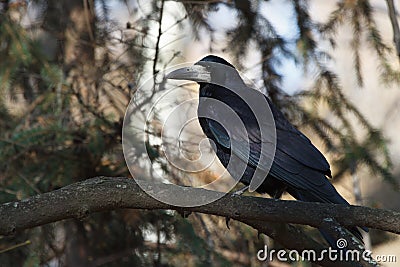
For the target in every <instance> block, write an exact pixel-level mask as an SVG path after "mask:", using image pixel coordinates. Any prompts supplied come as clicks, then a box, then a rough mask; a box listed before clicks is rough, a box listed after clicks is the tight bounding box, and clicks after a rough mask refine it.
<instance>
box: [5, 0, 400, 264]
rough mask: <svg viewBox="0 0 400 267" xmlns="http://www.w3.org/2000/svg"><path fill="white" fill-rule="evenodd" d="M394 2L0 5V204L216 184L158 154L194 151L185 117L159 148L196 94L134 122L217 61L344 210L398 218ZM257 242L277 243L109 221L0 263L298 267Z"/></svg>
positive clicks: (387, 249)
mask: <svg viewBox="0 0 400 267" xmlns="http://www.w3.org/2000/svg"><path fill="white" fill-rule="evenodd" d="M398 4H399V3H398V1H395V2H394V1H390V0H387V1H367V0H343V1H323V0H310V1H306V0H299V1H296V0H269V1H265V0H254V1H252V0H236V1H234V0H226V1H218V0H216V1H215V0H208V1H200V0H182V1H166V0H165V1H164V0H151V1H145V0H141V1H136V0H132V1H128V0H126V1H123V0H120V1H118V0H111V1H104V0H83V1H81V0H79V1H78V0H68V1H66V0H60V1H44V0H35V1H11V0H1V1H0V202H1V203H5V202H9V201H14V200H21V199H24V198H27V197H29V196H32V195H36V194H40V193H43V192H47V191H50V190H55V189H57V188H60V187H62V186H65V185H68V184H70V183H73V182H77V181H82V180H85V179H87V178H92V177H95V176H99V175H104V176H132V175H133V176H135V177H153V176H154V175H155V173H156V174H157V175H159V176H162V177H163V178H164V179H166V180H168V181H173V182H176V183H182V184H187V182H188V181H193V180H196V181H200V183H207V182H209V181H212V180H213V179H215V177H216V176H217V174H216V170H217V169H218V168H217V167H214V168H208V169H206V170H204V171H203V172H198V173H196V174H195V175H193V174H192V175H191V176H190V177H188V174H187V173H184V172H182V171H180V170H178V169H176V168H174V167H173V166H171V165H170V164H168V161H167V160H166V159H165V157H164V152H165V151H164V149H165V147H168V146H171V147H173V146H176V143H177V142H180V143H181V144H183V146H184V147H186V149H187V151H188V152H187V153H189V154H190V156H192V157H194V158H196V157H197V156H198V155H196V153H198V148H197V146H198V142H197V141H196V140H198V139H196V138H203V137H204V136H203V134H202V132H201V131H200V130H199V128H198V124H197V122H194V125H192V126H190V127H188V128H189V129H188V132H187V133H186V135H185V136H184V140H180V136H170V137H169V139H168V140H169V143H168V144H164V143H162V142H161V141H160V140H161V129H162V125H163V121H164V120H165V114H166V113H167V112H168V111H169V110H170V109H171V108H173V106H174V105H176V104H177V103H179V102H181V101H183V100H185V99H188V98H193V97H196V95H197V87H196V86H189V87H187V88H186V89H185V90H182V92H181V93H179V94H177V95H174V100H173V101H169V104H168V105H160V106H158V107H157V108H156V109H155V111H154V113H153V114H152V116H151V118H150V120H149V121H146V116H145V115H146V110H147V109H148V108H149V107H151V106H153V104H154V103H155V102H156V101H157V99H159V97H160V93H161V92H159V91H158V90H156V89H157V88H158V87H157V86H159V85H160V84H162V83H163V82H164V81H163V79H162V78H163V76H164V74H165V70H166V69H167V68H170V67H172V66H174V65H176V64H178V63H182V62H195V61H197V60H199V59H201V58H202V57H203V56H205V55H207V54H216V55H219V56H222V57H224V58H225V59H227V60H228V61H230V62H231V63H233V64H234V65H235V66H236V67H237V69H238V70H240V72H241V74H242V75H243V76H244V77H246V78H248V79H249V80H251V81H252V83H253V84H254V87H256V88H257V89H259V90H261V91H262V92H263V93H265V94H267V95H268V96H269V97H270V98H271V100H272V101H273V102H274V103H275V104H276V105H277V106H278V107H279V108H280V109H281V110H282V111H283V112H284V114H285V115H286V116H287V117H288V119H289V120H290V121H291V122H292V123H293V124H295V125H296V126H297V127H299V128H300V129H301V130H302V131H303V132H305V133H306V134H307V135H308V136H309V137H310V139H311V140H312V141H313V143H314V144H315V145H316V146H317V147H318V148H319V149H320V150H321V151H323V153H324V154H325V156H326V157H327V159H328V161H329V162H330V164H331V168H332V170H333V175H334V178H333V181H332V182H333V183H334V184H335V186H336V188H337V189H338V191H339V192H340V193H341V194H342V195H343V196H344V197H345V198H346V199H347V200H348V201H349V202H350V203H352V204H358V205H366V206H370V207H376V208H386V209H393V210H400V194H399V185H398V183H399V180H400V178H399V177H400V156H399V153H400V137H399V134H398V131H399V126H400V89H399V83H400V72H399V69H400V68H399V60H400V56H399V55H400V32H399V31H398V22H397V21H398V15H397V10H398V9H397V8H398V6H397V5H398ZM396 27H397V28H396ZM394 40H395V41H396V40H397V42H399V46H398V47H396V45H395V42H394ZM149 81H151V86H142V85H143V84H148V83H149ZM130 101H131V103H132V104H133V106H134V107H135V112H136V113H137V116H138V118H142V121H145V122H146V123H147V124H146V125H147V131H146V132H142V134H141V135H136V134H134V135H132V136H131V139H130V141H131V142H132V144H133V145H134V144H135V143H138V144H139V143H140V142H142V137H143V136H145V137H146V138H145V139H146V142H145V149H140V145H137V146H134V147H137V149H134V150H133V151H132V153H133V155H134V156H133V157H132V158H133V159H134V162H132V165H131V166H130V168H131V170H132V173H130V172H129V171H128V168H127V167H126V163H125V160H124V155H123V151H122V146H121V133H122V124H123V119H124V114H125V109H126V107H127V106H128V103H129V102H130ZM138 120H139V119H138ZM176 120H179V118H176ZM138 124H140V123H139V122H138ZM189 130H190V131H189ZM188 134H190V135H188ZM194 137H196V138H194ZM182 138H183V137H182ZM188 140H190V141H193V142H188ZM193 151H194V152H193ZM177 157H179V155H177ZM145 159H150V162H149V161H146V160H145ZM260 197H268V196H260ZM285 198H287V199H289V196H285ZM305 229H306V230H307V232H308V233H309V234H310V235H312V236H313V237H315V238H316V239H318V240H321V242H323V241H322V239H321V237H320V236H319V234H318V231H315V229H311V228H308V227H305ZM366 240H367V241H366V243H367V245H368V246H370V248H371V249H372V251H373V253H374V254H375V255H395V256H396V257H397V258H396V259H397V263H382V265H383V266H398V262H399V261H400V239H399V237H398V236H396V235H393V234H389V233H385V232H382V231H376V230H371V231H370V235H369V237H366ZM265 243H266V244H268V245H269V247H270V248H276V249H279V248H280V245H279V244H278V243H276V242H275V243H274V241H273V240H271V239H269V238H268V237H265V236H260V237H258V236H257V232H256V231H255V230H254V229H252V228H251V227H248V226H246V225H243V224H240V223H238V222H235V221H231V222H230V229H227V227H226V225H225V219H224V218H220V217H216V216H209V215H203V214H192V215H190V216H189V218H182V216H180V215H179V214H177V213H175V212H172V211H142V210H116V211H112V212H105V213H98V214H93V215H91V216H89V217H87V218H84V219H81V220H78V219H71V220H64V221H60V222H57V223H53V224H49V225H45V226H42V227H37V228H34V229H30V230H26V231H23V232H21V233H17V234H16V235H14V236H0V266H182V265H184V266H311V264H310V263H307V262H293V263H288V262H286V263H281V262H278V261H273V262H270V263H266V262H259V261H258V260H257V258H256V253H257V251H258V250H259V249H262V248H263V247H264V244H265Z"/></svg>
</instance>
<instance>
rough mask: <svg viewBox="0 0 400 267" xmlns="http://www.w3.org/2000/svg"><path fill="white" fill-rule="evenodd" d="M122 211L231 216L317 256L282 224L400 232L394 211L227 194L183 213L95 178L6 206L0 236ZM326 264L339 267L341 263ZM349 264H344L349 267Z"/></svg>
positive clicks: (129, 186) (207, 194) (164, 188)
mask: <svg viewBox="0 0 400 267" xmlns="http://www.w3.org/2000/svg"><path fill="white" fill-rule="evenodd" d="M144 184H145V183H144ZM145 187H146V188H145V189H146V190H152V191H153V192H155V191H156V192H160V194H171V195H176V196H179V197H183V198H184V197H187V198H193V197H195V196H201V197H204V198H207V199H208V198H211V197H215V195H218V194H220V195H221V196H222V193H218V192H214V191H209V190H204V189H198V188H191V187H178V186H175V185H166V184H154V183H148V184H145ZM142 188H143V187H142ZM178 191H179V192H178ZM182 191H183V192H184V194H183V195H182V193H181V192H182ZM182 201H185V200H184V199H182ZM119 208H133V209H172V210H178V211H182V210H185V211H191V212H201V213H206V214H214V215H219V216H224V217H230V218H233V219H236V220H238V221H242V222H244V223H246V224H248V225H250V226H252V227H254V228H256V229H257V230H259V231H260V232H262V233H265V234H267V235H269V236H271V237H272V238H275V239H276V240H277V241H278V242H280V243H281V244H282V245H284V246H285V247H286V248H289V249H297V250H300V251H301V250H304V249H314V250H317V251H318V250H322V249H325V247H323V246H322V245H320V244H318V243H317V242H315V241H314V240H312V239H310V238H308V237H307V236H306V235H304V234H303V233H302V232H301V230H300V229H298V228H296V227H294V226H292V225H287V224H281V223H295V224H306V225H310V226H314V227H319V226H324V225H326V223H327V221H329V220H328V219H330V220H332V221H335V222H337V223H339V224H340V225H342V226H350V225H358V226H366V227H370V228H376V229H381V230H385V231H390V232H393V233H397V234H399V233H400V213H399V212H395V211H389V210H380V209H372V208H368V207H360V206H349V207H346V206H342V205H336V204H324V203H307V202H299V201H282V200H274V199H266V198H258V197H247V196H246V197H245V196H233V195H226V196H224V197H222V198H221V199H219V200H217V201H215V202H213V203H210V204H207V205H204V206H199V207H191V208H182V207H175V206H171V205H168V204H165V203H161V202H159V201H157V200H155V199H153V198H152V197H150V196H149V195H148V194H146V193H145V192H144V191H143V190H142V189H141V188H140V187H139V186H138V185H137V184H136V182H135V181H134V180H133V179H126V178H106V177H97V178H93V179H88V180H85V181H83V182H79V183H75V184H72V185H69V186H66V187H63V188H61V189H58V190H55V191H52V192H48V193H45V194H41V195H37V196H34V197H31V198H28V199H25V200H22V201H18V202H10V203H5V204H2V205H1V206H0V218H1V220H0V234H3V235H8V234H12V233H14V232H15V231H20V230H23V229H27V228H32V227H35V226H39V225H43V224H46V223H50V222H55V221H58V220H62V219H67V218H84V217H86V216H88V215H89V214H90V213H93V212H99V211H108V210H114V209H119ZM264 221H268V222H269V223H268V224H266V223H265V222H264ZM277 223H279V224H277ZM322 263H323V264H324V265H326V266H338V265H337V262H336V263H335V264H332V263H331V262H329V261H328V262H321V264H322ZM346 264H347V263H346ZM346 264H342V265H343V266H348V264H347V265H346ZM362 266H368V264H363V265H362Z"/></svg>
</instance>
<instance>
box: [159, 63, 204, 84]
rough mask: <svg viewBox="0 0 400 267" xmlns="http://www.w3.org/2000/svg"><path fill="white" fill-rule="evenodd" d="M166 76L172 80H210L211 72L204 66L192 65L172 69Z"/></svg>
mask: <svg viewBox="0 0 400 267" xmlns="http://www.w3.org/2000/svg"><path fill="white" fill-rule="evenodd" d="M166 78H167V79H174V80H190V81H194V82H210V81H211V73H210V72H209V71H208V70H207V68H206V67H204V66H200V65H193V66H190V67H185V68H181V69H177V70H174V71H172V72H170V73H169V74H167V76H166Z"/></svg>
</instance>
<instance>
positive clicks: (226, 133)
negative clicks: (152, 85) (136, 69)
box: [167, 55, 367, 246]
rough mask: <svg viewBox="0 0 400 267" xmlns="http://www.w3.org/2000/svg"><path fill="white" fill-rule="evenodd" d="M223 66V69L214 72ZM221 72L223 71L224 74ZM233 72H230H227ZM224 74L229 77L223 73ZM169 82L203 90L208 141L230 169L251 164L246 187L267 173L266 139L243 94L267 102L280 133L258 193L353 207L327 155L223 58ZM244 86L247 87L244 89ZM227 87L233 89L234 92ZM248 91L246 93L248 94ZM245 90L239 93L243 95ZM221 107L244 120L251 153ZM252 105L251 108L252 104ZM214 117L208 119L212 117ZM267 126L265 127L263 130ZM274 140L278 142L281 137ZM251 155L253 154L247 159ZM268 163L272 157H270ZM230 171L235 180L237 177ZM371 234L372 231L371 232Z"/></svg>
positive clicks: (245, 174) (210, 60) (202, 62)
mask: <svg viewBox="0 0 400 267" xmlns="http://www.w3.org/2000/svg"><path fill="white" fill-rule="evenodd" d="M210 64H211V65H217V68H215V67H214V68H213V67H210ZM218 66H221V68H218ZM227 70H228V71H227ZM221 72H223V73H221ZM167 78H168V79H178V80H191V81H195V82H197V83H198V84H199V85H200V89H199V107H198V112H200V110H201V112H202V115H201V116H200V114H199V122H200V125H201V128H202V129H203V131H204V133H205V135H206V136H207V137H208V138H209V139H211V140H212V141H213V142H214V144H215V145H214V146H213V148H214V150H215V152H216V154H217V156H218V158H219V160H220V161H221V163H222V164H223V165H224V166H225V168H227V166H228V163H229V161H230V160H231V159H232V156H233V155H235V156H236V157H237V158H239V159H242V160H245V162H246V163H245V164H246V165H245V166H246V167H245V170H244V172H243V174H242V175H241V176H240V177H239V179H240V182H242V183H243V184H245V185H250V184H251V179H252V177H253V174H254V172H255V170H256V169H257V168H259V167H260V165H261V169H262V167H263V162H261V161H260V160H259V159H260V157H261V155H262V153H263V152H262V151H261V149H260V144H261V142H262V141H261V137H260V127H263V125H262V124H259V122H258V121H257V118H256V115H255V114H253V112H252V108H251V107H250V106H249V102H248V101H246V100H244V99H243V97H242V96H243V94H248V92H251V94H253V96H252V97H253V98H258V99H263V101H264V103H265V104H266V105H269V109H270V111H271V112H272V116H273V119H274V123H275V129H276V135H275V136H276V147H275V153H274V157H273V161H272V160H271V164H270V166H266V167H265V168H264V169H265V170H266V171H269V172H268V173H267V172H266V177H265V179H264V180H263V182H262V183H261V184H260V185H259V186H258V188H257V189H256V191H257V192H259V193H268V194H269V195H270V196H272V197H274V198H279V197H281V195H282V193H283V192H284V191H286V192H288V193H289V194H290V195H292V196H293V197H294V198H296V199H298V200H301V201H308V202H324V203H337V204H344V205H349V203H348V202H347V201H346V200H345V199H344V198H343V197H342V196H341V195H340V194H339V193H338V192H337V191H336V189H335V188H334V187H333V185H332V184H331V183H330V182H329V180H328V179H327V177H330V178H332V176H331V171H330V166H329V163H328V162H327V160H326V159H325V157H324V156H323V155H322V153H321V152H320V151H319V150H318V149H317V148H316V147H315V146H314V145H313V144H312V143H311V141H310V140H309V139H308V138H307V137H306V136H305V135H304V134H303V133H301V132H300V131H299V130H298V129H296V127H294V126H293V125H292V124H291V123H290V122H289V121H288V120H287V119H286V118H285V116H284V115H283V114H282V112H281V111H280V110H278V109H277V108H276V107H275V106H274V105H273V103H272V102H271V101H270V99H269V98H268V97H267V96H265V95H264V94H262V93H261V92H259V91H257V90H254V89H252V88H248V87H246V85H245V83H244V82H243V80H242V79H241V78H240V76H239V74H238V72H237V71H236V69H235V68H234V66H232V65H231V64H230V63H228V62H227V61H226V60H224V59H223V58H220V57H217V56H214V55H209V56H206V57H204V58H203V59H201V60H200V61H199V62H197V63H195V64H194V65H193V66H191V67H186V68H181V69H178V70H176V71H173V72H171V73H170V74H168V75H167ZM237 84H241V85H243V86H238V85H237ZM227 87H233V89H232V88H231V89H228V88H227ZM243 87H244V88H245V89H244V90H247V91H246V92H244V93H243V90H242V88H243ZM240 90H242V91H241V92H239V93H238V91H240ZM209 99H215V100H217V101H218V102H221V103H224V104H226V105H227V106H229V107H230V108H231V109H232V110H233V111H234V112H235V113H236V114H237V116H238V117H239V118H240V119H241V121H242V122H243V124H244V126H245V130H246V131H247V136H248V142H249V146H248V147H249V151H248V152H244V151H243V149H242V146H241V145H236V148H235V149H234V148H233V145H234V144H238V143H239V144H240V142H239V141H238V140H234V139H238V138H240V136H243V133H241V132H240V131H241V130H238V127H236V126H233V127H231V129H226V128H225V127H224V125H222V123H221V122H220V121H218V120H217V119H215V118H220V120H224V118H223V117H224V115H221V114H219V115H220V116H219V117H218V114H213V113H215V112H216V111H215V108H214V106H213V105H214V104H213V102H212V101H211V102H210V101H209ZM250 105H251V103H250ZM207 113H208V114H207ZM260 125H261V126H260ZM275 136H274V137H275ZM246 153H248V154H247V155H246ZM266 158H268V155H266ZM228 171H229V172H230V173H231V175H232V176H235V174H234V173H233V171H232V172H231V171H230V170H229V169H228ZM349 230H350V231H351V232H352V233H353V234H354V235H355V236H356V237H357V238H358V239H360V240H361V241H362V236H361V234H360V232H359V231H358V229H357V228H356V227H351V228H350V229H349ZM365 230H367V229H365ZM321 233H322V234H323V235H324V237H325V238H326V239H327V240H328V242H329V243H330V244H331V245H333V246H335V245H336V244H335V242H334V240H333V239H332V238H329V236H327V234H326V233H324V232H323V230H321Z"/></svg>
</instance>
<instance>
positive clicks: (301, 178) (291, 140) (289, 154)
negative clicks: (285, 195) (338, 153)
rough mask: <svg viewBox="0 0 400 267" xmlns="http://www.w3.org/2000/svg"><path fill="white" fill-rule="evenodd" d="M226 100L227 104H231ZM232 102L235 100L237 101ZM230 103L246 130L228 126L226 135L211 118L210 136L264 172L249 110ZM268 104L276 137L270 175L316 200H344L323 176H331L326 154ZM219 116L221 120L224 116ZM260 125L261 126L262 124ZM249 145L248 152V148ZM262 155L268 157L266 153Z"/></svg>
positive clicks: (265, 165)
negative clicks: (273, 119)
mask: <svg viewBox="0 0 400 267" xmlns="http://www.w3.org/2000/svg"><path fill="white" fill-rule="evenodd" d="M267 100H268V98H267ZM268 101H269V100H268ZM229 102H230V101H228V104H231V103H229ZM232 103H237V101H236V102H232ZM269 103H270V101H269ZM230 106H231V107H232V109H233V110H235V112H236V113H237V114H238V115H239V117H240V118H241V119H242V121H243V122H244V123H245V124H246V129H243V128H241V127H231V129H229V134H228V132H227V131H226V130H225V129H224V127H222V125H221V124H219V123H218V122H216V121H214V120H207V123H208V127H209V129H210V131H209V132H210V133H211V134H212V135H213V137H214V140H216V141H217V142H218V143H219V144H220V145H222V146H223V147H225V148H228V149H231V151H232V153H234V154H235V155H236V156H238V157H239V158H240V159H241V160H243V161H245V162H247V164H248V165H250V166H252V167H254V168H256V167H258V168H260V169H262V170H265V171H267V170H268V167H269V166H268V164H266V163H265V162H259V158H260V154H261V138H260V130H259V126H258V123H257V121H255V118H254V116H253V115H252V114H251V112H250V110H249V109H246V108H243V106H241V105H235V104H233V105H232V104H231V105H230ZM270 107H271V110H272V112H273V115H274V118H275V125H276V137H277V145H276V151H275V156H274V162H273V165H272V167H271V169H270V174H271V175H272V176H274V177H276V178H277V179H279V180H281V181H284V182H286V183H287V184H288V185H290V186H292V187H294V188H297V189H299V190H301V191H309V194H311V195H313V197H314V198H315V201H321V202H333V203H344V202H345V200H344V199H343V198H342V197H341V196H340V195H339V194H338V193H337V191H336V190H335V189H334V187H333V186H332V185H331V183H330V182H329V181H328V179H327V178H326V177H325V175H328V176H329V175H330V169H329V164H328V162H327V161H326V159H325V157H324V156H323V155H322V154H321V152H319V150H318V149H317V148H316V147H315V146H314V145H313V144H312V143H311V141H310V140H309V139H308V138H307V137H306V136H305V135H304V134H302V133H301V132H300V131H298V130H297V129H296V128H295V127H294V126H292V125H291V124H290V123H289V122H288V121H287V120H286V118H285V117H284V116H283V115H282V113H281V112H280V111H279V110H277V109H276V108H275V107H274V106H273V105H272V104H271V103H270ZM219 119H221V120H223V118H219ZM261 127H263V126H262V125H261ZM247 140H248V141H247ZM249 148H250V151H248V149H249ZM246 151H248V152H249V153H247V152H246ZM263 153H265V151H263ZM263 156H265V157H270V155H268V153H267V154H265V155H263ZM345 203H347V202H345Z"/></svg>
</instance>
